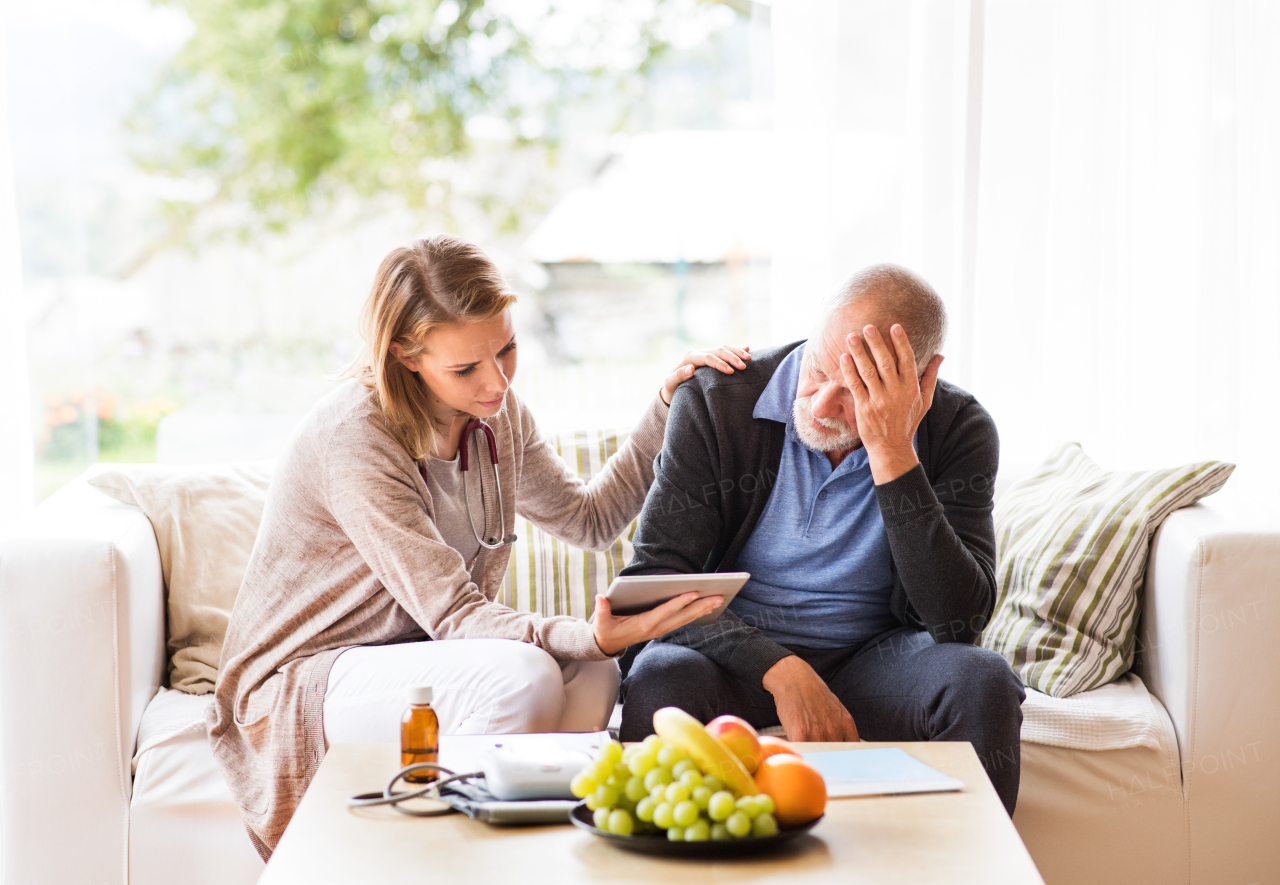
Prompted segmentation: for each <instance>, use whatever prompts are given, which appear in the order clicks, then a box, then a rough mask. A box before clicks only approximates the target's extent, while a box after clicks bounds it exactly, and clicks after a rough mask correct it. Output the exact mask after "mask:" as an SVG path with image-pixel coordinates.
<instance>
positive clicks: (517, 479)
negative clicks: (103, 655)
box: [208, 236, 750, 858]
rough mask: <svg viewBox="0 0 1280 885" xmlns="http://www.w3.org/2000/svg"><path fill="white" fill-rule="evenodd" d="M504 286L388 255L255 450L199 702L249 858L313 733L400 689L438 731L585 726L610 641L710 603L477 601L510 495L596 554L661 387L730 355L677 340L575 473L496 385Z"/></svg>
mask: <svg viewBox="0 0 1280 885" xmlns="http://www.w3.org/2000/svg"><path fill="white" fill-rule="evenodd" d="M514 300H515V296H514V295H513V294H511V292H510V290H509V289H508V288H507V286H506V283H505V281H504V280H503V279H502V276H501V274H499V272H498V270H497V269H496V268H495V267H494V265H493V264H492V262H490V261H489V259H488V258H487V257H485V255H484V254H483V253H482V252H481V251H480V250H479V249H477V248H476V247H474V246H471V245H469V244H467V243H464V242H462V241H461V240H458V239H455V238H453V237H447V236H437V237H432V238H429V239H425V240H418V241H416V242H414V243H413V244H412V245H410V246H408V247H405V248H400V249H396V250H395V251H393V252H392V253H391V254H390V255H388V256H387V258H386V259H385V260H384V261H383V262H382V265H381V267H380V268H379V269H378V273H377V277H376V278H375V280H374V284H373V288H372V290H371V291H370V294H369V297H368V300H367V302H366V304H365V308H364V312H363V316H362V323H363V329H362V332H363V336H364V340H365V342H366V349H365V353H364V354H363V355H362V357H361V358H360V359H358V360H357V361H356V362H355V363H353V364H352V366H351V367H349V369H348V371H347V374H348V375H351V376H352V377H353V379H354V380H351V381H348V382H347V383H346V384H344V385H343V386H341V387H339V388H338V389H336V390H334V391H333V392H332V393H330V394H329V395H328V396H326V397H325V398H324V399H323V400H321V401H320V402H319V403H318V404H317V405H316V407H315V408H314V409H312V411H311V413H310V414H309V415H308V416H307V418H306V419H305V421H304V422H303V424H302V426H301V427H300V428H299V430H298V432H297V434H296V435H295V436H294V438H293V440H292V442H291V443H290V446H289V449H288V451H287V452H286V453H285V454H284V455H283V456H282V457H281V458H280V460H279V462H278V464H277V466H276V471H275V475H274V478H273V480H272V483H271V488H270V491H269V493H268V495H267V502H266V507H265V509H264V511H263V514H262V524H261V527H260V528H259V530H258V537H257V542H256V543H255V545H254V549H253V554H252V556H251V557H250V560H249V566H248V569H247V571H246V573H245V578H244V583H243V584H242V586H241V589H240V593H239V595H238V597H237V598H236V603H235V607H234V609H233V611H232V613H231V622H230V625H229V627H228V629H227V636H226V640H225V643H224V645H223V650H222V661H221V669H220V672H219V674H218V682H217V686H216V687H215V689H214V703H213V705H211V707H210V712H209V714H208V720H209V722H208V724H209V736H210V740H211V742H212V745H213V750H214V755H215V757H216V758H217V760H218V764H219V766H220V768H221V769H222V772H223V774H224V776H225V777H226V780H227V783H228V784H229V786H230V787H231V791H232V793H233V794H234V795H235V797H236V801H237V802H238V803H239V805H240V807H241V810H242V812H243V815H244V819H245V823H246V825H247V827H248V829H249V831H250V836H251V838H252V839H253V842H254V846H255V847H256V848H257V849H258V852H259V853H260V854H261V855H262V856H263V857H264V858H266V857H267V856H269V854H270V853H271V851H272V849H274V847H275V844H276V842H277V840H278V839H279V838H280V835H281V833H282V832H283V831H284V828H285V825H286V824H287V823H288V822H289V818H290V817H291V816H292V814H293V810H294V808H295V807H296V806H297V803H298V801H299V800H300V799H301V798H302V794H303V792H304V791H305V790H306V788H307V784H308V783H310V780H311V778H312V776H313V775H314V773H315V771H316V768H317V767H318V766H319V764H320V759H321V757H322V756H323V755H324V752H325V748H326V746H327V743H328V742H330V741H360V740H364V741H369V740H382V741H389V740H395V739H396V735H397V734H398V728H397V724H398V722H399V717H400V714H401V712H402V711H403V708H404V703H405V702H404V696H405V688H406V687H407V686H409V685H414V684H428V685H431V686H433V687H434V689H435V697H436V701H435V706H436V709H437V712H438V713H439V715H440V718H441V730H442V732H444V733H450V732H454V733H504V732H520V731H556V730H566V731H567V730H596V729H600V728H603V727H604V725H605V724H606V722H607V720H608V716H609V712H610V710H611V709H612V707H613V704H614V701H615V699H616V697H617V690H618V668H617V663H616V661H615V660H614V658H615V657H616V656H617V655H619V654H621V652H622V651H623V650H624V649H625V648H626V647H627V646H629V645H632V644H634V643H636V642H642V641H644V640H646V639H651V638H654V637H656V636H661V635H662V634H664V633H667V632H669V631H671V630H673V629H675V628H676V627H680V626H683V625H684V624H686V623H688V622H690V621H692V620H694V619H696V618H699V617H702V616H703V615H706V614H708V613H709V612H711V611H713V610H714V609H715V608H716V607H718V606H719V605H720V603H721V600H720V598H719V597H715V598H711V599H705V600H697V599H696V594H693V593H690V594H685V595H684V596H682V597H680V598H678V599H675V600H672V601H670V602H668V603H666V604H665V605H663V606H661V607H659V608H657V609H654V610H653V611H650V612H646V613H645V614H642V615H635V616H632V617H614V616H613V615H612V614H611V612H610V610H609V604H608V602H607V601H605V600H603V598H602V597H597V598H596V614H595V617H594V619H593V620H592V621H591V622H587V621H582V620H579V619H576V618H571V617H541V616H539V615H536V614H531V613H527V612H516V611H513V610H511V609H509V608H507V607H505V606H503V605H500V604H498V603H496V602H495V601H494V600H495V597H496V595H497V593H498V590H499V588H500V586H501V584H502V580H503V578H504V576H505V573H506V569H507V564H508V561H509V559H510V556H511V554H510V550H509V548H508V547H507V546H505V545H504V544H503V543H502V540H503V539H504V538H506V536H508V535H509V534H510V533H511V532H512V531H513V529H514V527H515V515H516V513H517V512H518V513H520V514H521V515H523V516H524V517H526V518H527V519H529V520H530V521H532V522H534V523H535V524H537V525H539V526H541V527H542V528H543V529H545V530H546V531H548V532H550V533H551V534H553V535H555V536H557V537H559V538H561V539H563V540H565V541H567V542H568V543H570V544H575V545H578V546H581V547H587V548H590V549H594V550H600V549H604V548H605V547H607V546H608V545H609V544H611V543H612V542H613V541H614V539H616V538H617V536H618V535H619V534H620V533H621V531H622V530H623V528H625V527H626V525H627V524H628V523H629V522H630V521H631V520H632V519H634V518H635V516H636V514H638V513H639V512H640V508H641V505H642V504H643V502H644V497H645V493H646V492H647V490H648V488H649V485H650V483H651V482H652V481H653V467H652V464H653V459H654V457H655V456H656V455H657V453H658V451H659V449H660V448H661V445H662V436H663V429H664V425H665V421H666V415H667V406H668V405H669V404H670V401H671V394H672V392H673V391H674V390H675V388H676V386H677V385H679V384H680V383H681V382H682V381H684V380H685V379H687V378H689V377H690V376H691V375H692V373H693V368H694V366H695V365H709V366H714V367H715V368H717V369H719V370H720V371H723V372H732V371H733V368H734V367H735V366H736V367H737V368H739V369H742V368H745V367H746V364H745V363H744V362H743V361H744V360H746V359H750V356H749V354H747V352H746V351H745V350H740V349H737V348H729V347H722V348H719V349H718V350H717V351H714V352H698V351H693V352H690V353H689V354H686V356H685V364H684V365H682V366H681V367H680V368H678V369H677V370H676V371H675V372H673V373H672V374H671V375H670V376H668V378H667V379H666V383H665V384H664V385H663V387H662V389H661V390H660V391H659V396H658V397H656V398H655V400H654V402H653V404H652V405H651V406H650V407H649V409H648V410H647V411H646V412H645V414H644V416H643V417H642V418H641V420H640V422H639V424H638V425H637V426H636V428H635V430H634V431H633V433H632V435H631V438H630V440H629V441H628V442H627V444H626V445H624V446H623V447H622V448H621V449H620V450H619V451H618V453H617V454H616V455H614V457H613V458H611V459H610V460H609V461H608V463H607V464H606V465H605V467H604V469H603V470H602V471H601V472H600V474H599V475H598V476H597V477H596V478H595V479H593V480H592V482H591V483H590V484H584V483H583V482H582V481H581V480H580V479H578V478H577V477H576V476H575V475H574V474H573V473H572V472H571V471H569V469H568V468H567V467H566V465H565V464H564V462H563V461H562V460H561V459H560V458H559V456H558V455H557V454H556V453H555V451H554V450H553V449H552V448H551V446H550V445H549V444H548V443H546V442H545V441H543V440H542V438H541V437H540V436H539V433H538V429H537V426H536V424H535V423H534V420H533V416H532V415H530V413H529V410H528V408H527V407H526V406H525V404H524V403H523V402H522V401H521V400H520V398H519V397H518V396H516V394H515V392H514V391H513V390H511V388H510V384H511V377H512V375H513V374H514V373H515V368H516V340H515V335H514V333H513V330H512V323H511V316H510V311H509V310H508V308H509V307H510V305H511V304H512V302H514ZM473 416H474V417H477V418H481V419H484V420H486V421H487V422H488V423H489V425H490V426H491V427H492V429H493V433H494V441H495V443H496V446H497V451H498V465H497V467H498V469H497V471H495V469H494V466H493V465H492V463H491V461H490V453H489V447H488V445H487V444H486V443H485V434H484V433H482V432H474V431H473V432H472V433H466V434H464V427H465V426H466V425H467V424H468V422H469V420H470V419H471V417H473ZM464 448H465V452H466V454H467V455H468V457H469V461H470V465H471V470H470V474H469V478H468V482H467V484H465V485H464V483H463V481H462V477H461V474H460V470H459V454H460V451H461V450H463V449H464ZM499 480H500V482H501V488H500V492H501V496H502V498H501V500H502V502H503V505H504V506H499V495H498V486H499ZM464 495H465V497H464ZM468 501H469V502H470V509H468V504H467V502H468ZM472 514H474V518H473V517H472ZM481 514H483V515H481ZM499 520H502V522H501V524H500V523H499ZM481 538H483V539H485V541H484V543H483V544H482V543H481V540H480V539H481ZM491 548H493V549H491ZM695 600H696V601H695ZM427 639H431V640H446V639H447V640H462V641H453V642H440V641H424V640H427Z"/></svg>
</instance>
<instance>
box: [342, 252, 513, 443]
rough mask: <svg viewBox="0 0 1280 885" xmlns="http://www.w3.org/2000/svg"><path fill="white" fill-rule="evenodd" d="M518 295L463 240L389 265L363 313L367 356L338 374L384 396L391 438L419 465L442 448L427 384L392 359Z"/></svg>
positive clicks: (495, 311) (397, 255)
mask: <svg viewBox="0 0 1280 885" xmlns="http://www.w3.org/2000/svg"><path fill="white" fill-rule="evenodd" d="M515 300H516V296H515V293H514V292H512V291H511V289H510V288H508V286H507V282H506V280H504V279H503V277H502V274H501V273H500V272H499V271H498V268H497V267H496V266H495V265H494V263H493V262H492V261H490V260H489V257H488V256H487V255H485V254H484V252H482V251H481V250H480V249H479V248H478V247H476V246H473V245H472V244H471V243H468V242H466V241H464V240H460V239H458V238H457V237H452V236H449V235H447V234H440V235H437V236H433V237H426V238H425V239H421V240H414V241H413V242H412V243H410V244H409V245H407V246H401V247H399V248H397V249H393V250H392V251H391V254H389V255H388V256H387V257H386V258H384V259H382V264H381V265H379V267H378V273H377V275H375V276H374V278H373V287H372V288H371V289H370V290H369V297H368V298H366V299H365V302H364V308H363V309H362V310H361V312H360V337H361V338H362V339H363V347H362V349H361V352H360V353H359V354H358V355H357V356H356V358H355V359H354V360H352V361H351V363H350V364H349V365H348V366H347V367H346V368H345V369H343V370H342V372H340V373H339V375H338V376H337V377H339V378H355V379H356V380H357V381H359V382H360V383H361V384H363V385H364V386H365V387H368V388H369V389H371V390H375V391H377V393H378V404H379V406H380V407H381V409H382V420H383V423H384V425H385V427H386V429H387V431H388V432H389V433H390V434H391V435H392V436H393V437H395V438H396V440H397V441H399V443H400V444H401V445H402V446H404V448H405V451H407V452H408V453H409V455H410V456H411V457H413V458H414V459H415V460H416V459H419V458H424V457H427V456H428V455H430V454H431V453H432V452H433V451H434V449H435V438H436V429H435V427H434V425H433V424H432V420H431V413H430V411H429V410H428V399H427V385H426V384H425V383H423V381H422V378H421V376H419V375H418V373H416V372H411V371H410V370H409V369H407V368H405V366H404V365H403V364H402V363H401V362H400V361H399V360H398V359H396V358H395V356H394V355H393V354H392V353H391V345H392V344H398V345H400V347H401V349H402V350H403V352H404V355H405V357H406V358H408V359H413V358H415V357H417V356H419V355H420V354H421V353H422V352H423V350H424V347H423V342H424V341H425V340H426V335H427V333H428V332H430V331H431V330H432V329H434V328H436V327H437V326H441V325H446V324H452V323H464V322H472V321H477V320H479V321H483V320H489V319H493V318H494V317H496V316H498V315H499V314H501V313H502V312H503V311H504V310H506V309H507V308H508V307H509V306H510V305H511V304H513V303H514V302H515Z"/></svg>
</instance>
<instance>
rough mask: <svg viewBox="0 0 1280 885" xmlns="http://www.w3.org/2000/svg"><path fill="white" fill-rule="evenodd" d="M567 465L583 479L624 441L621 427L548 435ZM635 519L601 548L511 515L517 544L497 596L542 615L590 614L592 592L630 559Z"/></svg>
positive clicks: (604, 585)
mask: <svg viewBox="0 0 1280 885" xmlns="http://www.w3.org/2000/svg"><path fill="white" fill-rule="evenodd" d="M548 438H549V439H550V441H551V444H552V445H553V446H554V447H555V450H556V452H558V453H559V455H560V457H562V458H564V460H565V461H566V462H567V463H568V465H569V469H570V470H573V471H575V472H577V474H578V475H579V476H580V477H582V479H583V480H585V481H588V482H589V481H590V480H591V477H593V476H595V474H596V473H598V472H599V471H600V469H601V468H602V467H603V466H604V462H605V461H607V460H609V458H610V456H612V455H613V454H614V453H615V452H617V451H618V448H619V446H621V445H623V443H625V442H626V440H627V434H626V433H625V432H618V431H613V430H598V431H597V430H592V431H576V432H564V433H555V434H548ZM635 531H636V522H635V520H632V522H631V524H630V525H629V526H627V528H626V530H625V531H623V533H622V536H621V537H619V538H618V540H617V541H615V542H614V543H613V545H612V546H610V547H609V549H608V550H605V551H604V552H601V553H592V552H591V551H588V550H579V549H578V548H577V547H572V546H570V545H569V544H566V543H565V542H563V541H561V540H559V539H557V538H554V537H552V536H551V535H549V534H548V533H546V532H544V531H543V530H542V529H540V528H538V527H537V526H535V525H533V524H532V523H531V522H529V521H528V520H527V519H524V518H517V519H516V538H517V540H516V543H515V544H513V545H512V547H511V565H510V566H509V567H508V569H507V577H506V580H505V581H503V584H502V590H501V591H500V593H499V596H498V601H499V602H501V603H503V604H504V605H507V606H509V607H511V608H513V609H515V610H516V611H526V612H537V613H539V614H543V615H574V616H576V617H579V618H589V617H591V613H592V611H594V610H595V597H596V594H597V593H603V592H604V591H605V590H607V589H608V588H609V584H611V583H612V582H613V579H614V576H616V575H617V574H618V572H619V571H621V570H622V567H623V566H625V565H626V564H627V563H628V562H630V561H631V552H632V551H631V538H632V536H633V535H634V534H635Z"/></svg>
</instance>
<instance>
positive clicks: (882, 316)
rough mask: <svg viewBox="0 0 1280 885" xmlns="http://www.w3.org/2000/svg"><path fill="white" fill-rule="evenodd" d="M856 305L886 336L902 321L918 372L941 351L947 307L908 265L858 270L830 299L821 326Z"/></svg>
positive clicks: (874, 265)
mask: <svg viewBox="0 0 1280 885" xmlns="http://www.w3.org/2000/svg"><path fill="white" fill-rule="evenodd" d="M855 305H857V306H859V307H864V308H866V309H867V310H866V312H865V313H864V316H866V317H867V321H868V322H870V323H871V324H872V325H874V326H875V327H876V328H877V329H879V330H880V334H882V335H884V336H885V337H886V338H888V335H889V327H890V326H892V325H893V324H894V323H901V324H902V328H903V329H904V330H906V333H907V340H908V341H910V342H911V349H912V351H913V352H914V353H915V358H916V373H917V374H919V373H920V372H923V371H924V368H925V366H927V365H929V360H931V359H933V357H934V355H935V354H937V353H938V352H939V351H940V350H942V343H943V342H944V341H945V340H946V337H947V309H946V307H945V306H944V305H943V303H942V299H941V298H939V297H938V293H937V292H935V291H934V290H933V287H932V286H930V285H929V284H928V283H926V282H925V281H924V280H923V279H922V278H920V277H919V276H917V275H916V274H914V273H912V272H911V271H909V270H907V269H906V268H905V267H899V266H898V265H896V264H873V265H872V266H871V267H868V268H866V269H865V270H861V271H858V273H856V274H854V275H853V276H852V277H850V278H849V279H848V280H846V281H845V282H844V283H842V284H841V286H840V288H839V289H837V290H836V293H835V294H834V295H832V296H831V298H829V299H828V300H827V303H826V306H825V309H824V310H823V314H822V320H821V322H820V323H819V324H818V328H820V329H821V328H824V327H825V326H826V324H827V323H830V322H832V321H834V320H838V319H839V318H840V317H841V316H842V315H844V314H845V313H847V312H848V310H849V309H850V308H852V307H854V306H855Z"/></svg>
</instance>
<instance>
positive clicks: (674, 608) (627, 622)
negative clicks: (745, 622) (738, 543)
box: [593, 572, 751, 655]
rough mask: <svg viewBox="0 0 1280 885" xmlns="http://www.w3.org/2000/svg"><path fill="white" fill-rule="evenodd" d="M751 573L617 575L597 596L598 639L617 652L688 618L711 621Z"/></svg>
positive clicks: (689, 621) (605, 648)
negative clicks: (605, 589)
mask: <svg viewBox="0 0 1280 885" xmlns="http://www.w3.org/2000/svg"><path fill="white" fill-rule="evenodd" d="M749 577H751V576H750V575H749V574H747V573H746V572H732V573H724V574H710V575H633V576H630V577H625V578H624V577H619V578H615V579H614V582H613V583H612V584H611V585H610V586H609V589H608V590H607V591H606V593H605V594H598V595H597V596H596V610H595V614H594V615H593V621H594V623H595V638H596V645H598V646H600V650H601V651H602V652H604V653H605V654H607V655H616V654H618V653H619V652H621V651H622V650H623V649H625V648H626V647H627V646H629V645H635V644H636V643H637V642H645V641H647V640H650V639H657V638H658V637H659V636H664V635H666V634H667V633H670V632H671V631H672V630H676V629H679V628H680V627H683V626H685V625H687V624H692V623H694V622H701V623H706V624H709V623H712V622H713V621H715V620H716V618H718V617H719V614H718V612H721V611H723V606H725V605H727V604H728V603H730V602H732V601H733V597H735V596H737V594H738V590H739V589H741V587H742V585H743V584H745V583H746V581H747V578H749ZM687 587H692V589H687V590H686V589H685V588H687ZM615 609H616V610H617V612H618V614H615V613H614V612H615Z"/></svg>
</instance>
